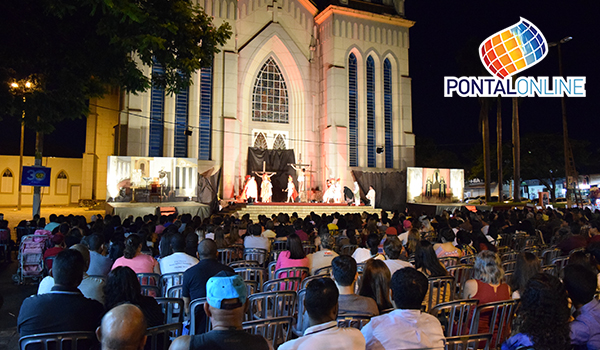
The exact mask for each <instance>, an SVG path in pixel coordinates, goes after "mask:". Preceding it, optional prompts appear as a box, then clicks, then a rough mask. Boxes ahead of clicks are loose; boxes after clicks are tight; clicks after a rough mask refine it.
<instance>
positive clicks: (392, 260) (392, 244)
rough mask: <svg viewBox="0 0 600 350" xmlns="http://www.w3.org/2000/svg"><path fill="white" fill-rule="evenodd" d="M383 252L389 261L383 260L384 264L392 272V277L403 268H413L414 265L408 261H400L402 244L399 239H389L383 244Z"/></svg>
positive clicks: (393, 237)
mask: <svg viewBox="0 0 600 350" xmlns="http://www.w3.org/2000/svg"><path fill="white" fill-rule="evenodd" d="M383 251H384V252H385V255H386V256H387V259H386V260H383V263H384V264H385V265H386V266H387V267H388V269H389V270H390V275H394V272H396V271H398V270H400V269H402V268H405V267H413V265H412V264H411V263H409V262H408V261H404V260H401V259H400V256H401V255H402V244H401V243H400V240H399V239H398V238H397V237H395V236H391V237H388V239H386V240H385V243H384V244H383Z"/></svg>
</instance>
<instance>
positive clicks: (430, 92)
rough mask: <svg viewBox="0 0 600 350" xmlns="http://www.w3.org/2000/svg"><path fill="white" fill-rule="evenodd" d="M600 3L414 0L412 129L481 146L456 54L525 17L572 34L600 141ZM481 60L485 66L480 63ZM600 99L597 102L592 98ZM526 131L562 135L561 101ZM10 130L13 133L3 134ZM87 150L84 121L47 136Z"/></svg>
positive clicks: (536, 114)
mask: <svg viewBox="0 0 600 350" xmlns="http://www.w3.org/2000/svg"><path fill="white" fill-rule="evenodd" d="M599 3H600V2H599V1H597V0H593V1H577V0H575V1H557V0H533V1H528V0H521V1H512V0H510V1H487V0H459V1H424V0H407V1H406V3H405V10H406V11H405V12H406V18H408V19H410V20H413V21H416V24H415V26H414V27H412V28H411V29H410V50H409V55H410V61H409V67H410V68H409V69H410V76H411V78H412V103H413V110H412V116H413V128H414V133H415V134H416V136H417V139H419V138H432V139H434V140H435V142H436V143H437V144H438V145H439V146H440V147H441V148H445V149H449V150H452V151H455V152H461V151H463V150H465V149H469V148H473V147H476V145H477V144H478V143H481V134H480V133H479V130H478V120H479V104H478V101H477V98H461V97H452V98H445V97H443V81H444V76H461V75H462V72H461V69H460V68H459V64H458V62H457V56H458V54H459V53H460V52H462V51H464V50H465V46H466V45H467V44H466V43H467V42H469V41H471V42H476V43H477V45H479V43H481V41H483V40H484V39H486V38H487V37H488V36H489V35H491V34H493V33H496V32H497V31H499V30H501V29H504V28H506V27H508V26H510V25H513V24H515V23H517V22H518V21H519V17H524V18H526V19H527V20H529V21H530V22H532V23H533V24H535V25H536V26H537V27H538V28H539V29H540V31H541V32H542V33H543V34H544V36H545V37H546V40H548V41H549V42H551V41H558V40H560V39H561V38H563V37H565V36H571V37H573V40H571V41H570V42H568V43H566V44H564V45H563V46H562V49H563V50H562V51H563V68H564V73H565V75H567V76H586V77H587V83H586V90H587V97H585V98H568V99H567V115H568V120H569V134H570V137H571V138H573V139H582V140H588V141H590V142H591V143H592V145H593V146H595V147H600V146H599V145H597V136H596V135H598V132H597V131H598V130H600V113H599V112H598V107H597V103H598V98H599V97H600V91H599V87H598V82H599V81H600V79H599V78H600V68H599V65H600V40H599V38H598V35H597V33H598V29H597V23H598V16H599V15H600V6H599V5H598V4H599ZM479 64H480V63H479ZM523 75H525V76H533V77H536V76H558V55H557V50H556V47H554V48H550V50H549V53H548V55H547V56H546V58H544V60H543V61H542V62H540V63H538V64H537V65H535V66H534V67H532V68H530V69H528V70H527V71H524V72H523ZM594 102H596V105H594V104H593V103H594ZM502 106H503V129H504V133H503V134H504V135H503V139H504V140H505V141H508V140H510V138H511V129H510V128H511V113H512V109H511V100H510V99H508V98H504V99H503V101H502ZM519 115H520V123H521V135H524V134H528V133H532V132H549V133H556V134H557V136H558V137H560V135H562V134H561V132H562V123H561V109H560V98H540V97H534V98H525V99H523V101H522V102H521V105H520V109H519ZM1 124H2V135H3V136H2V137H0V150H1V151H0V154H14V155H17V154H18V153H19V124H18V121H17V120H13V119H11V118H4V120H3V121H2V122H1ZM495 125H496V123H495V108H494V109H493V110H492V111H490V130H491V131H492V138H491V141H492V142H494V140H495ZM4 135H6V136H4ZM34 144H35V135H34V133H33V132H32V131H29V130H27V131H26V140H25V154H26V155H33V149H34ZM84 149H85V120H83V119H82V120H77V121H65V122H63V123H61V124H59V125H57V126H56V130H55V131H54V132H53V133H52V134H50V135H47V136H46V138H45V142H44V155H45V156H63V157H81V155H82V153H83V152H84Z"/></svg>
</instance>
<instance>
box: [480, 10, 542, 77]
mask: <svg viewBox="0 0 600 350" xmlns="http://www.w3.org/2000/svg"><path fill="white" fill-rule="evenodd" d="M479 52H480V53H481V62H483V65H484V66H485V68H486V69H487V70H488V71H489V72H490V73H491V74H492V75H495V76H497V77H499V78H500V79H504V78H506V77H510V76H511V75H514V74H517V73H519V72H521V71H523V70H525V69H527V68H529V67H531V66H533V65H535V64H536V63H538V62H540V61H541V60H542V59H544V57H546V54H547V53H548V43H547V42H546V38H544V35H542V32H541V31H540V30H539V29H538V28H537V27H536V26H534V25H533V24H532V23H530V22H529V21H527V20H526V19H525V18H523V17H521V21H519V23H517V24H515V25H513V26H510V27H508V28H506V29H503V30H501V31H499V32H497V33H495V34H493V35H491V36H490V37H489V38H487V39H485V40H484V41H483V42H482V43H481V45H480V46H479Z"/></svg>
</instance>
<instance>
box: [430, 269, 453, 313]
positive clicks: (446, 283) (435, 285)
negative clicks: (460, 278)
mask: <svg viewBox="0 0 600 350" xmlns="http://www.w3.org/2000/svg"><path fill="white" fill-rule="evenodd" d="M427 280H428V281H429V292H428V296H427V299H426V300H425V301H424V302H425V305H427V310H431V308H432V307H434V306H436V305H437V304H441V303H445V302H448V301H452V300H454V288H455V285H454V277H452V276H443V277H431V278H428V279H427Z"/></svg>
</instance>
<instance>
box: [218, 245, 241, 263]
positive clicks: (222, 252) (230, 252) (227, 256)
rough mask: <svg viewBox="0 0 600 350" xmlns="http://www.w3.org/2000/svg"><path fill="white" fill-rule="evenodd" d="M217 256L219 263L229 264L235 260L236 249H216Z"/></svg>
mask: <svg viewBox="0 0 600 350" xmlns="http://www.w3.org/2000/svg"><path fill="white" fill-rule="evenodd" d="M217 252H218V253H217V257H218V259H219V261H220V262H221V264H223V265H229V264H230V263H231V262H232V261H234V260H235V257H236V253H237V249H236V248H221V249H217Z"/></svg>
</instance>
